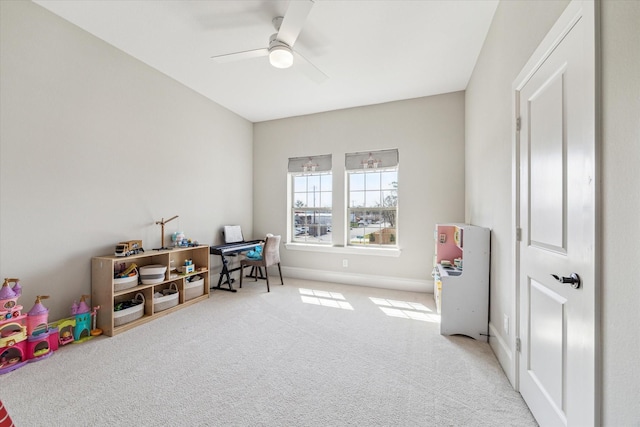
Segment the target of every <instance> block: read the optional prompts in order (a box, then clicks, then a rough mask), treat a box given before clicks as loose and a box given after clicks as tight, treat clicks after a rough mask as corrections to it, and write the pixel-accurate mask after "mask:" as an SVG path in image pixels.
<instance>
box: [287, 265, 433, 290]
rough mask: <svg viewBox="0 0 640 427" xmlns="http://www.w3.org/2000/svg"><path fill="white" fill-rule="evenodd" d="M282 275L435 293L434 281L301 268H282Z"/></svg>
mask: <svg viewBox="0 0 640 427" xmlns="http://www.w3.org/2000/svg"><path fill="white" fill-rule="evenodd" d="M282 275H283V276H286V277H291V278H294V279H305V280H315V281H320V282H333V283H342V284H345V285H356V286H368V287H371V288H382V289H393V290H397V291H409V292H424V293H428V294H430V293H433V280H424V279H420V280H418V279H405V278H399V277H387V276H378V275H369V274H355V273H341V272H337V271H326V270H312V269H309V268H299V267H285V266H283V267H282Z"/></svg>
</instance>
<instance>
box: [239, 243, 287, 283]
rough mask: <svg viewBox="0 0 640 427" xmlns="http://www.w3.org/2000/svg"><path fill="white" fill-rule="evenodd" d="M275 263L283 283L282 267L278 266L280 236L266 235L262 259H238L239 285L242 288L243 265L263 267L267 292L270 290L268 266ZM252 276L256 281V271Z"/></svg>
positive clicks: (256, 268)
mask: <svg viewBox="0 0 640 427" xmlns="http://www.w3.org/2000/svg"><path fill="white" fill-rule="evenodd" d="M276 264H277V265H278V272H279V273H280V283H281V284H282V285H284V281H283V280H282V269H281V268H280V236H267V240H266V241H265V242H264V248H263V249H262V259H249V258H245V259H243V260H242V261H240V287H241V288H242V277H243V276H244V268H245V267H255V269H254V270H258V269H259V268H261V267H264V275H265V278H266V280H267V292H271V291H270V290H269V271H268V267H270V266H272V265H276ZM253 277H254V278H255V279H256V282H257V281H258V274H257V272H256V274H255V275H254V276H253Z"/></svg>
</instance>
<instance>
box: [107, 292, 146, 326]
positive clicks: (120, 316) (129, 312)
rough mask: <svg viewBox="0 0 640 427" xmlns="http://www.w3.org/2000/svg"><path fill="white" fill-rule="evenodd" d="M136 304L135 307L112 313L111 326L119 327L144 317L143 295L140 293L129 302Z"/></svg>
mask: <svg viewBox="0 0 640 427" xmlns="http://www.w3.org/2000/svg"><path fill="white" fill-rule="evenodd" d="M131 301H132V302H137V303H138V304H137V305H134V306H133V307H129V308H125V309H124V310H118V311H114V312H113V325H114V326H120V325H124V324H125V323H129V322H133V321H134V320H138V319H140V318H141V317H142V316H144V295H142V294H141V293H140V292H138V293H137V294H136V296H135V297H134V298H133V300H131Z"/></svg>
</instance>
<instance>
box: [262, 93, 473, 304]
mask: <svg viewBox="0 0 640 427" xmlns="http://www.w3.org/2000/svg"><path fill="white" fill-rule="evenodd" d="M385 148H398V150H399V155H400V165H399V176H398V182H399V191H398V200H399V202H398V203H399V207H398V211H399V218H398V224H399V232H398V242H399V245H400V246H401V249H402V253H401V255H400V256H399V257H397V258H393V257H378V256H371V255H369V256H367V255H353V254H342V253H317V252H303V251H292V250H288V249H285V250H283V251H281V257H282V263H283V265H284V266H286V267H289V268H295V269H301V270H307V271H308V276H309V277H310V278H319V276H318V274H319V273H318V271H320V270H323V272H324V273H325V274H326V273H329V274H331V275H330V276H325V277H331V279H332V280H336V281H342V282H344V283H354V284H368V285H375V284H376V283H378V284H379V283H382V282H384V286H388V287H392V288H405V289H407V288H410V289H413V290H422V291H429V292H431V291H432V288H430V285H429V281H430V280H431V276H430V273H431V269H432V262H433V261H432V258H433V250H434V241H433V228H434V225H435V224H436V223H437V222H446V221H462V219H463V215H464V159H463V154H464V93H463V92H455V93H450V94H445V95H439V96H432V97H426V98H418V99H411V100H407V101H400V102H391V103H387V104H380V105H374V106H366V107H359V108H352V109H346V110H340V111H332V112H328V113H321V114H314V115H308V116H301V117H294V118H288V119H282V120H274V121H268V122H262V123H256V124H255V125H254V174H255V175H254V176H255V178H254V191H255V194H254V209H255V211H254V213H255V214H254V230H255V232H256V237H259V236H260V235H264V234H265V233H274V234H282V235H283V236H285V235H286V234H287V229H286V217H287V215H288V212H289V211H288V206H287V160H288V158H289V157H301V156H308V155H317V154H332V155H333V184H334V185H333V211H334V217H333V227H332V229H333V234H334V243H336V244H338V245H342V244H343V243H344V241H343V240H344V231H343V230H344V227H345V221H344V218H343V215H342V214H341V212H345V199H346V197H345V194H344V187H345V183H344V173H345V172H344V155H345V153H348V152H359V151H369V150H378V149H385ZM345 258H346V259H348V261H349V267H348V268H343V267H342V260H343V259H345ZM289 271H291V270H289ZM389 278H393V279H392V280H390V281H389V280H387V279H389Z"/></svg>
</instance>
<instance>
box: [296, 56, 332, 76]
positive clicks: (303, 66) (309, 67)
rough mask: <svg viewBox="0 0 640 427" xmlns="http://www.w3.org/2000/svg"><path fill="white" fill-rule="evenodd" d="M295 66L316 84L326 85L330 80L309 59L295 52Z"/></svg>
mask: <svg viewBox="0 0 640 427" xmlns="http://www.w3.org/2000/svg"><path fill="white" fill-rule="evenodd" d="M293 57H294V62H293V63H294V64H295V66H296V67H297V68H299V69H300V70H301V71H302V72H303V73H304V74H305V75H306V76H307V77H309V78H310V79H311V80H313V81H314V82H316V83H324V82H325V80H327V79H328V78H329V76H327V75H326V74H325V73H323V72H322V71H321V70H320V69H319V68H318V67H316V66H315V65H313V64H312V63H311V61H309V60H308V59H307V58H305V57H304V56H302V55H301V54H299V53H298V52H296V51H294V52H293Z"/></svg>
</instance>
